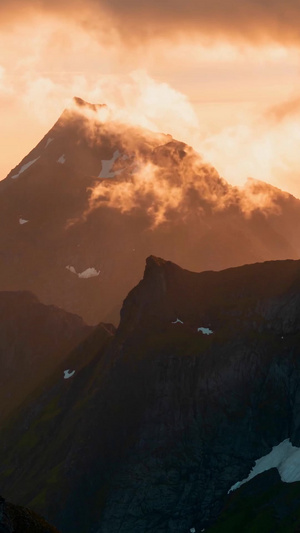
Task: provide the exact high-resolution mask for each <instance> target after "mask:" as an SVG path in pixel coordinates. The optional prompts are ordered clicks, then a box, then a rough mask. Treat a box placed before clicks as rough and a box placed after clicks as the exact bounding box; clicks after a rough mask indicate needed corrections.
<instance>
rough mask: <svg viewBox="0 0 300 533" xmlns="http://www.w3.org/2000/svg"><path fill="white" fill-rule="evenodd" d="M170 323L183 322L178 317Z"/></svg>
mask: <svg viewBox="0 0 300 533" xmlns="http://www.w3.org/2000/svg"><path fill="white" fill-rule="evenodd" d="M172 324H183V322H182V320H180V319H179V318H176V320H174V322H172Z"/></svg>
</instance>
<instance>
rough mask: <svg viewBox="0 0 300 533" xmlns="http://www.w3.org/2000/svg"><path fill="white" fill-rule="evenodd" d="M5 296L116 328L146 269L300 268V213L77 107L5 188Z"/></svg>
mask: <svg viewBox="0 0 300 533" xmlns="http://www.w3.org/2000/svg"><path fill="white" fill-rule="evenodd" d="M0 220H1V224H0V257H1V261H0V290H29V291H32V292H33V293H34V294H37V296H38V297H39V299H40V300H41V301H42V302H43V303H45V304H55V305H58V306H60V307H62V308H64V309H66V310H68V311H71V312H73V313H78V314H79V315H80V316H83V318H84V320H85V321H87V322H88V323H91V324H97V323H98V322H99V321H105V322H111V321H113V322H114V323H115V324H117V323H118V321H119V311H120V308H121V306H122V301H123V299H124V298H125V297H126V295H127V293H128V291H129V290H130V289H131V287H132V286H134V285H135V284H136V283H137V282H138V281H139V280H140V279H141V277H142V272H143V266H144V260H145V257H147V256H148V255H151V254H154V255H157V256H164V257H168V258H169V259H170V260H172V261H174V262H176V263H178V264H181V265H182V266H183V267H185V268H188V269H191V270H197V271H200V270H205V269H211V268H213V269H217V270H218V269H224V268H227V267H230V266H236V265H241V264H245V263H250V262H256V261H264V260H270V259H287V258H292V259H297V258H299V257H300V255H299V254H300V245H299V239H298V235H299V227H300V202H299V200H297V199H295V198H293V197H292V196H290V195H288V194H286V193H283V192H282V191H280V190H278V189H275V188H274V187H271V186H270V185H267V184H264V183H261V182H257V181H254V180H250V181H249V183H248V185H247V187H246V188H245V189H243V190H241V189H237V188H236V187H231V186H230V185H229V184H228V183H226V182H225V181H224V180H223V179H222V178H221V177H220V176H219V175H218V173H217V171H216V170H215V169H214V168H212V167H211V166H210V165H208V164H206V163H205V162H204V161H203V159H202V158H201V157H200V156H199V154H197V153H196V152H194V151H193V149H192V148H190V147H189V146H187V145H185V144H184V143H181V142H178V141H176V140H174V139H173V138H172V137H171V136H170V135H158V134H153V133H151V132H148V131H146V130H143V129H140V128H134V127H132V126H128V125H124V124H120V123H117V122H116V121H115V120H114V119H113V117H111V116H110V115H109V111H108V110H107V109H106V107H105V106H100V105H99V106H97V105H91V104H87V103H85V102H83V101H82V100H80V99H78V98H77V99H75V101H74V105H73V107H71V108H70V109H67V110H65V111H64V113H63V114H62V115H61V117H60V118H59V120H58V121H57V123H56V124H55V125H54V126H53V128H52V129H51V130H50V131H49V132H48V133H47V134H46V135H45V137H44V138H43V139H42V140H41V141H40V143H38V145H37V146H36V147H35V148H34V149H33V150H32V151H31V152H30V153H29V154H28V155H27V156H26V157H25V158H24V159H23V161H21V162H20V164H18V165H17V166H16V167H15V168H14V169H13V170H12V171H11V172H10V173H9V175H8V176H7V178H6V179H5V180H3V181H2V182H0Z"/></svg>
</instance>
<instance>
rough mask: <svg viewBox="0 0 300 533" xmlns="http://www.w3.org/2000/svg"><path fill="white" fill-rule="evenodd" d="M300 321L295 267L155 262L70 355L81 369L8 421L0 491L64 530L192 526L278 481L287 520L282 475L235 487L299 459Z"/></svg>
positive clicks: (0, 456)
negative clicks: (115, 320)
mask: <svg viewBox="0 0 300 533" xmlns="http://www.w3.org/2000/svg"><path fill="white" fill-rule="evenodd" d="M83 281H84V280H83ZM299 317H300V262H299V261H280V262H267V263H263V264H255V265H247V266H243V267H239V268H234V269H228V270H224V271H221V272H204V273H200V274H196V273H192V272H189V271H187V270H183V269H181V268H180V267H178V266H176V265H175V264H173V263H171V262H169V261H164V260H163V259H159V258H157V257H153V256H151V257H149V258H148V259H147V263H146V269H145V272H144V277H143V280H142V281H141V282H140V283H139V284H138V285H137V286H136V287H135V288H134V289H133V290H132V291H130V293H129V294H128V296H127V298H126V299H125V301H124V305H123V308H122V312H121V322H120V325H119V327H118V329H117V331H116V332H114V330H113V328H112V327H111V326H108V325H103V324H102V325H100V326H99V327H97V328H95V329H94V330H93V332H92V333H91V335H90V336H89V337H88V338H87V339H86V340H85V341H84V342H83V343H81V344H80V345H79V346H78V347H77V348H76V349H75V350H74V351H73V352H72V353H71V354H70V356H69V357H68V358H67V359H66V362H65V364H64V366H63V371H66V372H68V375H70V373H71V372H73V371H74V370H76V372H75V374H73V377H72V378H70V379H67V380H65V379H63V371H59V372H57V373H56V374H55V375H54V376H53V378H52V380H48V382H47V384H46V386H45V388H44V389H43V391H42V392H41V393H37V394H36V395H35V396H34V397H32V398H31V401H30V402H29V403H28V404H27V406H25V407H24V408H23V410H22V411H21V412H20V414H19V415H18V416H17V418H16V419H15V421H14V426H13V427H12V426H11V425H9V424H8V426H7V427H6V428H4V427H3V428H2V444H1V448H0V465H1V469H0V482H1V486H2V490H3V491H4V493H5V494H6V496H7V497H8V498H10V499H12V498H13V497H14V500H15V501H17V502H20V498H22V502H20V503H23V504H25V505H29V504H30V503H31V502H32V503H33V508H34V510H36V511H38V512H40V513H41V514H42V515H43V516H46V517H47V519H48V520H49V521H50V522H51V523H53V524H54V525H55V526H56V527H58V529H61V530H62V531H64V532H66V533H71V532H72V533H73V532H74V531H76V529H77V530H78V531H85V532H86V533H91V532H94V531H96V532H97V533H106V532H108V531H120V532H121V533H132V532H133V531H134V532H136V533H144V532H145V531H149V532H150V531H151V532H152V531H155V532H157V533H178V532H180V531H187V532H188V531H190V530H192V529H195V531H196V533H197V532H198V531H201V530H203V529H205V530H209V528H210V526H211V525H212V524H213V522H214V521H215V520H216V519H217V518H218V517H219V516H221V515H222V513H221V511H222V508H223V505H224V503H226V501H230V502H231V501H232V500H231V499H232V498H237V497H238V496H239V494H240V492H241V491H249V492H251V490H253V486H254V487H256V488H255V490H258V488H257V487H260V488H259V490H260V492H259V493H260V494H261V493H264V494H265V492H264V491H266V490H267V489H268V490H269V489H270V487H271V486H272V485H274V483H275V485H276V487H277V489H278V494H279V495H280V494H281V496H279V500H275V503H274V493H272V494H271V496H270V498H271V501H272V502H273V503H272V505H273V504H274V506H275V507H276V508H278V509H280V513H279V514H278V516H277V515H276V516H277V518H276V517H275V520H277V521H279V522H278V523H279V525H280V523H281V522H280V521H283V520H285V517H287V515H289V514H291V512H293V511H292V509H293V505H294V503H295V498H296V500H297V498H298V497H299V494H300V489H299V492H297V490H298V489H297V486H296V487H294V488H293V493H289V495H288V498H289V499H290V500H289V501H290V503H291V506H290V507H289V506H288V507H287V506H286V499H285V498H286V495H287V493H286V492H284V490H285V487H286V486H287V487H291V486H292V485H293V484H290V483H283V482H282V481H281V479H280V475H279V473H278V471H277V470H276V469H274V468H272V469H271V470H268V471H266V472H264V473H263V474H260V475H258V476H255V477H254V478H253V479H251V480H249V481H247V483H244V484H243V485H242V486H241V487H240V488H239V489H238V490H237V491H234V492H231V493H230V494H229V495H228V491H229V490H230V488H231V487H232V486H233V485H234V484H236V483H237V482H238V481H241V480H244V479H246V478H247V477H248V475H249V472H250V471H251V469H252V468H253V467H255V462H256V461H257V459H259V458H262V457H268V456H269V457H270V452H271V454H272V450H274V449H275V450H277V452H278V450H280V453H277V452H276V454H275V455H276V457H277V459H278V458H279V459H280V457H281V459H282V458H283V457H282V452H283V451H284V457H285V461H284V462H283V461H281V460H280V461H279V463H280V464H281V466H283V464H285V467H288V466H289V467H293V464H294V463H293V459H292V457H293V456H292V455H291V454H290V455H289V458H288V457H287V453H286V452H288V453H289V452H291V451H292V452H293V451H294V450H293V449H292V448H291V446H292V447H294V448H299V447H300V417H299V395H298V390H299V385H300V378H299V376H300V351H299V346H300V343H299V340H300V318H299ZM177 319H179V320H178V321H177ZM199 327H203V328H204V327H207V328H209V329H210V330H211V331H213V334H210V335H206V334H203V332H201V331H200V332H199V331H198V328H199ZM49 435H51V439H50V438H49ZM282 447H284V450H283V448H282ZM280 454H281V455H280ZM279 455H280V457H279ZM294 459H295V456H294ZM268 461H269V460H268ZM277 463H278V461H277ZM277 463H276V464H277ZM279 463H278V465H277V466H278V470H279V469H280V468H281V466H280V464H279ZM268 464H269V466H271V465H273V466H276V464H275V463H274V462H272V463H271V462H270V461H269V462H268ZM13 467H14V469H13ZM287 471H290V469H289V468H284V472H285V474H286V472H287ZM7 472H9V473H10V474H9V476H8V475H7ZM29 474H30V475H29ZM261 476H262V477H261ZM28 480H29V481H28ZM30 480H32V481H30ZM296 484H297V482H296ZM282 487H283V489H282ZM277 489H276V490H277ZM41 494H43V498H41V497H40V495H41ZM100 496H101V497H100ZM268 497H269V496H268ZM272 498H273V500H272ZM293 502H294V503H293ZM297 505H298V504H297ZM297 508H298V507H297ZM254 515H255V513H254ZM225 530H226V529H225ZM239 530H240V531H243V524H242V526H241V527H240V528H239ZM259 530H261V529H259ZM220 531H222V530H220Z"/></svg>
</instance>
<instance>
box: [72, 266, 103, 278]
mask: <svg viewBox="0 0 300 533" xmlns="http://www.w3.org/2000/svg"><path fill="white" fill-rule="evenodd" d="M99 274H100V270H96V269H95V268H94V267H92V268H87V269H86V270H84V271H83V272H80V274H77V276H78V277H79V278H86V279H87V278H95V277H96V276H99Z"/></svg>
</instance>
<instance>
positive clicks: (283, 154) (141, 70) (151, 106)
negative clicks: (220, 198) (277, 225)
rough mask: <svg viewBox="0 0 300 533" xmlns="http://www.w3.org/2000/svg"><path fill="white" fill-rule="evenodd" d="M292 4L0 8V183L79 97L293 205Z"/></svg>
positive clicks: (299, 110)
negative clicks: (268, 186) (267, 187)
mask: <svg viewBox="0 0 300 533" xmlns="http://www.w3.org/2000/svg"><path fill="white" fill-rule="evenodd" d="M187 5H188V8H187V7H186V6H187ZM268 5H269V7H268ZM271 5H272V7H270V6H271ZM141 6H142V7H141ZM184 6H185V7H184ZM298 6H299V2H298V0H297V1H296V0H295V1H291V0H285V1H283V0H273V1H272V2H265V1H263V0H261V1H254V0H239V1H238V0H223V1H222V2H220V1H217V0H210V1H208V0H197V1H196V0H191V1H190V2H189V3H187V2H185V3H183V1H182V0H172V2H171V0H165V1H164V2H161V1H160V2H159V1H158V0H152V2H149V1H145V2H140V1H139V2H138V1H137V0H129V1H126V2H121V0H110V1H109V2H108V1H107V2H105V1H100V0H98V1H96V0H89V1H88V2H84V3H83V2H80V1H79V0H78V1H73V2H68V1H66V0H62V1H60V2H56V1H54V2H51V6H50V7H49V2H46V1H45V0H44V1H39V2H37V1H31V2H26V1H24V0H22V1H21V0H19V1H18V0H12V1H11V2H9V4H8V3H7V2H5V3H4V2H3V0H0V21H1V22H0V110H1V119H2V120H1V124H0V145H1V150H0V179H1V178H4V177H5V176H6V174H7V173H8V171H9V170H10V169H11V168H12V167H14V166H15V165H16V164H17V163H18V162H19V161H20V159H21V158H22V157H23V156H24V155H26V153H27V152H28V151H29V150H30V149H31V148H32V147H33V146H34V145H35V144H36V143H37V142H38V141H39V140H40V138H41V137H42V136H43V135H44V134H45V133H46V131H47V130H48V129H49V128H50V127H51V126H52V124H53V123H54V122H55V120H56V119H57V117H58V116H59V115H60V113H61V112H62V110H63V108H64V107H65V106H67V105H68V103H69V102H70V99H71V98H72V96H74V95H77V96H80V97H82V98H84V99H86V100H89V101H92V102H99V103H100V102H105V103H108V104H109V105H110V106H111V107H112V108H113V109H114V110H115V111H116V112H118V113H119V114H120V116H121V118H122V119H124V120H126V121H130V122H132V123H138V124H141V125H144V126H146V127H148V128H150V129H153V130H157V131H162V132H165V133H171V134H172V135H173V136H174V137H176V138H178V139H180V140H183V141H185V142H188V143H189V144H192V146H193V147H194V148H196V149H197V150H198V151H199V152H200V153H202V154H203V156H204V157H205V158H206V159H207V160H209V161H210V162H211V163H212V164H213V165H214V166H215V167H216V168H217V169H218V171H219V172H220V173H221V174H222V175H223V176H224V177H225V178H226V179H227V180H228V181H229V182H231V183H243V182H244V181H245V179H246V178H247V177H248V176H252V177H255V178H258V179H262V180H265V181H268V182H270V183H273V184H274V185H276V186H278V187H280V188H282V189H284V190H288V191H290V192H292V193H293V194H295V195H297V196H299V197H300V181H299V179H298V169H299V168H300V150H299V145H300V125H299V116H300V93H299V86H300V79H299V74H300V73H299V44H300V32H299V29H298V28H299V27H300V24H299V23H300V6H299V7H298Z"/></svg>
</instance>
